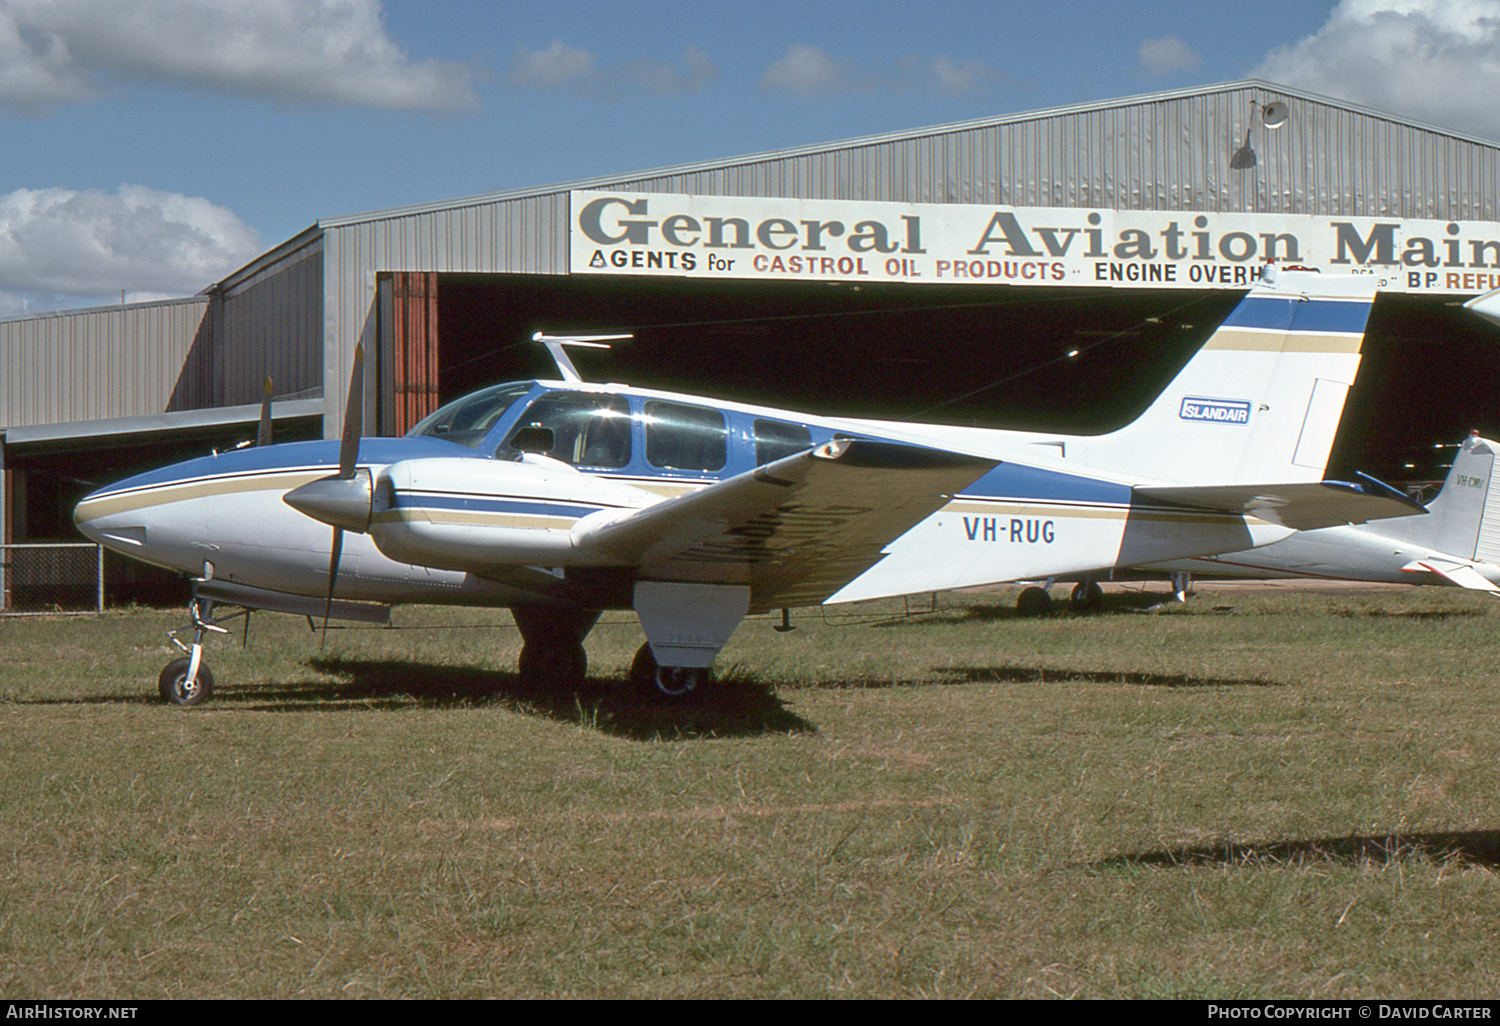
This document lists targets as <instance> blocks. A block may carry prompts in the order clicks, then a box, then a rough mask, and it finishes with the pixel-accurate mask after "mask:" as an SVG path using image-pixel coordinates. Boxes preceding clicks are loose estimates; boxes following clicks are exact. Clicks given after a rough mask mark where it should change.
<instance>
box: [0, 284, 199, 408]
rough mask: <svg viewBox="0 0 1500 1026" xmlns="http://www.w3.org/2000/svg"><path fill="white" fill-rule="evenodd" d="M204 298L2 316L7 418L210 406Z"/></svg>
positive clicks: (0, 364)
mask: <svg viewBox="0 0 1500 1026" xmlns="http://www.w3.org/2000/svg"><path fill="white" fill-rule="evenodd" d="M208 306H209V304H208V299H207V298H206V297H194V298H192V299H184V300H174V301H171V302H165V303H150V304H142V305H132V306H124V307H119V308H118V309H99V310H78V311H71V312H66V313H58V314H48V315H46V316H43V317H32V318H28V319H26V320H15V321H3V322H0V426H4V427H23V426H31V425H38V424H59V423H66V422H69V421H77V420H106V419H109V418H112V417H135V416H140V415H142V414H150V413H164V412H167V411H170V410H186V409H198V408H202V407H205V406H211V405H213V395H212V391H211V388H212V382H213V375H212V373H211V368H210V367H209V366H208V365H206V364H205V363H204V361H203V360H202V359H201V357H202V356H203V355H204V354H205V350H206V347H207V345H208V340H207V334H208V333H207V332H206V331H203V330H201V329H202V328H203V326H204V323H205V315H206V313H207V311H208Z"/></svg>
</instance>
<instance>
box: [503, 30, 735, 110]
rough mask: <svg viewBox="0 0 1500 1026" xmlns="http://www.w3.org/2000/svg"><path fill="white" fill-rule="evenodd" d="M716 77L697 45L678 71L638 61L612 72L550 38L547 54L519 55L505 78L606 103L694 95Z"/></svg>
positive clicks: (660, 63) (656, 62) (527, 52)
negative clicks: (641, 97) (632, 97)
mask: <svg viewBox="0 0 1500 1026" xmlns="http://www.w3.org/2000/svg"><path fill="white" fill-rule="evenodd" d="M718 75H719V69H718V68H717V67H716V66H715V65H714V62H713V61H712V60H711V59H710V58H709V56H708V54H707V53H705V52H703V51H702V50H700V49H699V48H698V47H696V46H690V47H688V48H687V49H686V50H685V51H683V54H682V65H681V67H680V68H679V67H678V66H677V65H675V64H673V63H671V62H670V61H662V60H656V59H654V58H647V57H642V58H639V59H637V60H634V61H632V62H630V63H629V64H627V65H626V66H625V67H623V68H619V69H616V68H609V67H604V66H601V65H600V64H599V59H598V58H597V57H596V56H595V55H594V54H593V53H592V52H591V51H589V50H584V49H581V48H579V47H576V46H569V45H567V44H566V43H564V42H563V41H562V40H560V39H554V40H553V41H552V44H551V45H550V46H548V47H547V48H546V49H545V50H521V51H519V52H518V53H517V54H516V56H515V58H514V59H513V60H512V61H511V65H510V70H509V71H508V72H507V73H506V76H505V78H506V81H508V82H510V83H511V84H512V85H517V86H521V87H523V88H526V89H540V90H544V91H554V90H559V89H569V90H572V91H573V92H576V93H578V94H580V95H582V96H587V97H588V98H590V99H592V100H599V101H609V100H620V99H624V98H625V97H626V96H630V95H638V94H640V93H646V94H648V95H652V96H676V95H680V94H682V93H695V92H698V91H700V90H702V89H703V88H704V87H705V86H707V85H708V83H709V82H711V81H712V80H713V79H715V78H717V77H718Z"/></svg>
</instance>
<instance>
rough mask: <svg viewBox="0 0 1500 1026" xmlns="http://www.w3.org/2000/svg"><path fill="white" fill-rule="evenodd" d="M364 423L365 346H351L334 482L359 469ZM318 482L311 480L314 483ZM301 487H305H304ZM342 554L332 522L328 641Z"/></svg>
mask: <svg viewBox="0 0 1500 1026" xmlns="http://www.w3.org/2000/svg"><path fill="white" fill-rule="evenodd" d="M364 426H365V347H364V345H363V344H360V345H356V346H355V347H354V367H353V368H352V369H351V370H350V371H349V399H348V401H347V402H346V403H345V405H344V436H343V438H342V439H341V440H340V443H339V476H338V481H340V482H344V481H353V480H354V478H355V476H356V473H357V472H358V470H359V437H360V435H362V434H363V433H364ZM318 483H320V482H313V484H318ZM361 483H362V485H363V487H362V488H359V489H357V491H359V492H361V493H363V494H362V495H361V496H359V497H363V495H368V494H369V475H368V474H366V475H365V476H364V478H363V479H362V481H361ZM304 487H305V486H304ZM365 509H366V512H365V523H366V524H368V523H369V512H368V510H369V507H368V506H366V507H365ZM343 553H344V529H343V528H342V527H340V526H339V525H338V524H337V523H335V524H334V525H333V549H332V551H330V552H329V554H328V601H327V602H326V603H325V604H324V606H323V641H322V644H325V645H326V644H327V643H328V618H329V616H330V614H332V612H333V589H334V588H335V587H336V586H337V585H338V582H339V557H340V556H342V555H343Z"/></svg>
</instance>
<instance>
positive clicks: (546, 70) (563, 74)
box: [505, 39, 595, 89]
mask: <svg viewBox="0 0 1500 1026" xmlns="http://www.w3.org/2000/svg"><path fill="white" fill-rule="evenodd" d="M594 66H595V59H594V55H593V54H592V53H590V52H589V51H587V50H582V49H579V48H578V47H576V46H568V45H567V44H566V43H564V42H563V41H562V40H561V39H554V40H553V41H552V45H551V46H549V47H547V49H545V50H522V51H521V52H520V53H518V54H516V57H515V60H513V61H512V62H511V66H510V73H509V74H507V75H506V76H505V77H506V79H507V80H508V81H510V82H511V83H512V84H514V85H518V86H526V87H528V88H531V89H561V88H563V87H564V86H567V85H570V84H571V83H574V82H580V81H584V80H587V79H589V78H591V77H592V76H593V75H594Z"/></svg>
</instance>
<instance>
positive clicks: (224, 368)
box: [212, 232, 373, 406]
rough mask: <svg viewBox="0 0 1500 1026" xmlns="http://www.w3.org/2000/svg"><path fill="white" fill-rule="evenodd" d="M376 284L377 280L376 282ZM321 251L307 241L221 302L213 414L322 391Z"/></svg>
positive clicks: (230, 283) (267, 261)
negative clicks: (267, 384)
mask: <svg viewBox="0 0 1500 1026" xmlns="http://www.w3.org/2000/svg"><path fill="white" fill-rule="evenodd" d="M372 277H373V275H372ZM323 320H324V319H323V244H322V237H321V235H320V234H318V233H316V232H313V233H306V234H304V235H302V236H300V237H299V238H297V239H294V240H292V241H291V242H289V243H287V244H286V245H284V246H282V247H280V248H279V249H278V250H276V251H274V252H273V253H272V254H270V255H269V256H268V257H267V258H263V259H262V260H261V261H258V262H257V263H256V264H254V265H252V268H251V269H250V270H249V271H248V272H247V273H245V274H243V275H237V276H236V277H234V278H231V279H229V280H227V281H225V282H224V283H223V284H222V285H221V286H220V288H219V290H218V292H217V293H216V294H215V299H214V317H213V322H214V330H213V336H214V339H215V341H216V343H217V345H216V348H215V353H214V371H213V373H214V379H215V389H214V398H213V404H212V405H214V406H238V405H241V404H244V403H258V402H260V399H261V395H262V391H261V389H262V384H263V382H264V381H265V379H266V377H268V376H269V377H270V379H271V388H272V391H273V392H274V393H275V394H276V395H292V394H303V393H307V392H309V391H315V390H317V389H319V388H321V387H322V385H323V339H324V335H325V327H324V323H323Z"/></svg>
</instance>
